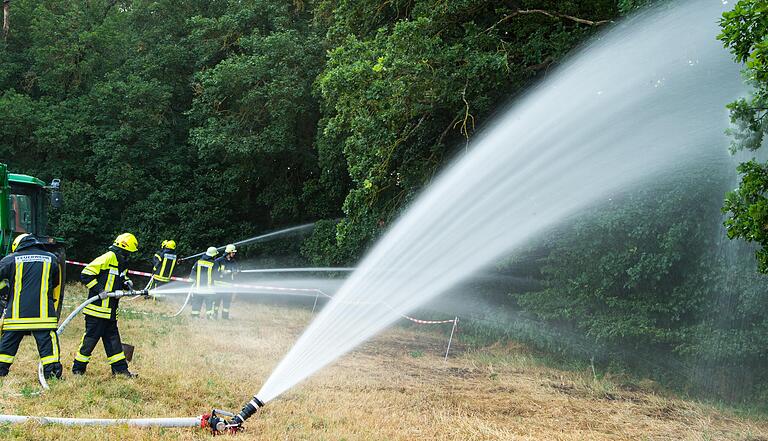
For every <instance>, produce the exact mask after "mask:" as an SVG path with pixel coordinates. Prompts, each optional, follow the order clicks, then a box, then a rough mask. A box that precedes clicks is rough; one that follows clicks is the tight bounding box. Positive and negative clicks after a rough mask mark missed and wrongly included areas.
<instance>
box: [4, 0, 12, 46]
mask: <svg viewBox="0 0 768 441" xmlns="http://www.w3.org/2000/svg"><path fill="white" fill-rule="evenodd" d="M10 28H11V0H3V39H6V38H8V30H9V29H10Z"/></svg>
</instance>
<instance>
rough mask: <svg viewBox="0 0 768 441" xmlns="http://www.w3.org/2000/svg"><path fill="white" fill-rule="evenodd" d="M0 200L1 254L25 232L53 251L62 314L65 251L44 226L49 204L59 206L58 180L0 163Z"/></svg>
mask: <svg viewBox="0 0 768 441" xmlns="http://www.w3.org/2000/svg"><path fill="white" fill-rule="evenodd" d="M0 201H4V202H1V203H0V252H1V253H2V254H1V255H0V257H1V256H5V255H6V254H8V253H10V252H11V244H12V243H13V239H14V238H16V236H18V235H19V234H24V233H30V234H34V235H35V236H36V237H37V238H38V239H39V240H40V241H41V242H43V243H44V244H45V246H46V248H47V249H48V251H50V252H52V253H54V254H56V256H58V258H59V265H60V266H61V269H62V271H60V274H61V283H60V284H59V288H58V289H59V290H60V292H59V301H58V304H57V311H56V312H57V314H58V315H61V305H62V303H63V300H64V281H65V280H64V279H65V274H66V271H65V270H66V253H65V251H64V244H63V242H62V240H61V239H60V238H56V237H53V236H50V235H48V229H47V228H48V210H49V208H53V209H58V208H60V207H61V204H62V198H61V182H60V181H59V180H58V179H54V180H53V182H51V184H50V185H46V183H45V182H43V181H41V180H40V179H37V178H34V177H32V176H27V175H21V174H17V173H8V167H7V166H6V165H5V164H0ZM6 289H7V288H6ZM1 294H5V293H1ZM2 297H5V296H2Z"/></svg>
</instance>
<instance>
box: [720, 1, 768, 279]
mask: <svg viewBox="0 0 768 441" xmlns="http://www.w3.org/2000/svg"><path fill="white" fill-rule="evenodd" d="M720 25H721V28H722V33H721V34H720V35H719V36H718V38H719V39H720V40H721V41H722V42H723V44H724V45H725V46H726V47H727V48H729V49H730V50H731V53H732V54H733V56H734V59H735V60H736V61H737V62H740V63H745V65H746V69H745V70H744V76H745V79H746V81H747V82H748V83H749V84H750V85H751V86H752V87H753V90H754V91H753V93H752V96H751V97H749V98H742V99H739V100H736V101H734V102H733V103H731V104H730V105H729V106H728V109H729V110H730V113H731V123H732V126H731V128H730V129H729V130H728V133H729V134H730V135H731V139H732V142H731V151H732V152H733V153H736V152H737V151H740V150H747V151H755V150H757V149H759V148H760V147H761V146H762V144H763V138H764V136H765V133H766V132H768V120H766V118H765V116H766V114H768V58H767V56H768V4H766V3H765V2H764V1H759V0H740V1H738V2H737V3H736V4H735V5H734V8H733V10H731V11H728V12H725V13H724V14H723V18H722V20H721V22H720ZM767 166H768V164H767V163H765V162H760V161H758V160H756V159H753V160H750V161H748V162H744V163H742V164H741V165H739V167H738V172H739V173H740V174H741V175H742V180H741V183H740V184H739V187H738V188H737V189H736V190H734V191H732V192H730V193H728V195H727V196H726V200H725V204H724V206H723V212H725V213H728V214H729V218H728V219H727V220H726V222H725V225H726V227H727V228H728V236H729V237H730V238H732V239H736V238H740V239H744V240H746V241H748V242H755V243H757V244H759V245H760V248H759V249H758V250H756V252H755V255H756V258H757V261H758V268H759V270H760V271H761V272H763V273H768V251H767V248H766V245H768V218H766V209H767V204H766V199H765V196H764V195H765V188H766V187H767V186H768V174H766V173H765V168H766V167H767Z"/></svg>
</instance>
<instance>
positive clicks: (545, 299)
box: [0, 0, 768, 396]
mask: <svg viewBox="0 0 768 441" xmlns="http://www.w3.org/2000/svg"><path fill="white" fill-rule="evenodd" d="M651 3H655V1H653V0H590V1H575V0H565V1H560V0H558V1H555V0H515V1H510V2H496V1H490V0H449V1H440V2H435V1H430V0H407V1H405V0H392V1H386V2H384V1H380V0H317V1H309V2H305V1H298V2H285V1H278V0H244V1H235V0H181V1H179V0H134V1H127V0H124V1H111V2H40V1H33V0H14V1H13V2H12V6H11V7H12V11H13V12H12V14H13V15H12V17H13V19H12V22H11V32H10V34H9V36H8V38H7V40H4V41H2V42H0V51H1V52H2V57H0V111H2V115H3V118H2V119H0V130H1V131H2V134H3V136H2V138H0V161H3V162H7V163H8V164H9V165H10V168H11V170H13V171H17V172H23V173H29V174H32V175H35V176H38V177H40V178H42V179H44V180H50V179H51V178H54V177H60V178H63V181H64V191H65V201H66V204H65V207H64V209H63V210H61V211H58V212H54V213H53V214H52V224H53V227H54V230H55V233H56V234H57V235H61V236H63V237H66V238H67V240H68V242H69V244H70V250H69V255H70V256H72V257H75V258H78V259H87V258H91V257H93V256H94V255H96V254H97V253H100V252H102V250H103V249H104V247H105V246H106V245H108V244H109V243H110V242H111V240H112V239H113V237H114V235H115V234H116V233H119V232H122V231H124V230H128V231H132V232H134V233H135V234H136V235H137V236H138V237H139V240H140V245H141V254H142V255H141V256H138V257H139V258H143V259H146V258H147V257H148V256H149V254H150V253H151V252H153V251H154V248H155V247H156V246H158V245H159V243H160V241H161V240H163V239H166V238H174V239H175V240H176V241H177V243H179V253H180V254H181V255H188V254H191V253H192V252H197V251H200V250H202V249H205V248H206V247H207V246H209V245H211V244H217V245H218V244H222V243H226V242H228V241H231V240H233V239H240V238H245V237H249V236H253V235H255V234H258V233H261V232H264V231H268V230H272V229H277V228H279V227H283V226H290V225H297V224H302V223H305V222H310V221H315V220H319V222H317V224H316V228H315V230H314V232H313V234H312V236H311V237H309V238H308V239H307V240H306V241H304V242H303V243H299V242H298V241H281V242H270V243H264V244H259V245H257V246H252V247H250V249H249V251H250V252H251V253H252V256H257V257H258V258H259V262H260V263H262V264H264V265H277V264H285V265H293V264H296V265H298V264H300V263H303V262H302V261H301V260H302V259H305V260H309V261H311V262H313V263H314V264H318V265H348V264H354V262H356V261H357V260H358V259H359V258H360V257H361V255H362V254H363V253H364V252H365V250H366V249H367V248H368V247H369V246H371V245H372V244H373V243H374V242H375V240H376V239H377V238H378V237H379V236H380V235H381V234H382V232H383V231H384V230H385V229H386V228H387V227H388V226H389V225H390V224H391V223H392V222H394V220H395V219H396V218H397V217H398V216H399V215H400V213H401V212H402V211H403V210H404V209H405V208H406V207H407V206H408V205H409V204H410V203H411V202H412V201H413V200H414V199H415V198H416V197H417V195H418V194H419V193H420V192H421V191H422V190H423V189H424V188H425V186H427V185H428V184H429V183H430V181H431V180H432V179H433V177H434V176H435V174H436V173H438V172H439V171H440V170H441V169H442V168H443V167H444V166H445V165H446V164H447V163H448V162H449V161H450V160H451V159H452V158H454V157H455V156H457V155H459V154H461V153H462V152H463V151H464V150H465V149H466V148H467V146H468V143H469V141H470V140H472V137H473V136H474V134H475V133H476V131H477V130H478V129H479V128H481V127H483V126H485V125H487V124H488V123H489V122H490V121H492V119H493V117H494V115H495V114H496V113H498V112H500V111H501V110H503V109H504V106H505V105H506V104H507V102H508V100H510V99H511V97H514V96H515V95H517V94H520V93H523V92H524V91H525V89H526V88H527V87H529V86H530V85H532V84H534V83H535V82H536V81H538V80H540V79H541V78H542V77H544V76H546V75H547V74H548V72H550V69H554V68H558V67H557V66H558V63H559V61H560V60H562V59H563V58H564V57H566V56H567V54H568V53H569V52H570V51H571V50H572V49H573V48H575V47H577V46H578V45H579V44H580V43H582V42H584V41H585V39H586V38H588V37H589V36H591V35H593V34H594V32H595V31H596V30H598V29H600V27H601V26H602V25H601V24H600V23H605V22H607V21H610V20H614V19H615V18H616V17H617V16H618V15H620V14H626V13H631V12H632V11H635V10H637V9H640V8H642V7H645V6H646V5H648V4H651ZM764 3H765V2H761V1H756V0H741V1H739V2H738V3H737V4H736V5H735V7H734V10H733V11H729V12H727V13H725V14H724V16H723V21H722V28H723V32H722V34H721V35H720V38H721V40H722V41H723V42H724V44H725V45H726V46H727V47H728V48H730V49H731V50H732V52H733V54H734V57H735V58H736V60H737V61H739V62H743V63H746V67H747V69H746V71H745V74H746V77H747V78H746V79H747V81H748V82H749V83H750V84H752V85H753V86H754V93H753V95H752V96H750V97H749V98H745V99H741V100H738V101H736V102H734V103H732V104H731V105H730V106H729V109H730V112H731V118H732V121H733V126H732V128H731V129H730V131H729V132H730V134H731V136H732V140H733V143H732V146H731V148H732V150H733V151H737V150H748V151H752V150H756V149H758V148H759V147H760V145H761V144H762V142H763V139H764V136H765V133H766V131H767V130H768V122H767V121H768V119H766V118H765V115H766V113H768V111H767V110H766V109H768V102H766V101H768V87H767V86H766V84H768V83H767V81H768V66H766V55H765V54H766V47H768V46H767V43H766V38H767V37H766V35H768V29H767V28H768V21H766V20H767V19H766V16H767V15H766V12H768V11H767V10H766V6H765V4H764ZM542 11H545V12H546V13H543V12H542ZM573 17H578V18H579V20H574V19H573ZM589 23H593V24H592V25H590V24H589ZM767 168H768V165H766V164H765V163H762V162H759V161H757V160H753V161H750V162H746V163H745V164H742V165H741V166H740V168H739V172H740V173H742V175H743V179H742V183H741V185H740V186H739V188H738V189H737V190H735V191H734V192H732V193H729V195H728V197H727V200H726V204H725V207H724V210H725V211H728V212H729V213H730V217H729V219H728V220H727V221H726V226H727V229H728V234H729V236H730V237H731V238H734V239H735V238H743V239H746V240H748V241H751V242H755V243H756V244H758V245H760V247H761V248H759V249H757V250H756V252H757V255H758V260H759V262H760V268H761V270H762V271H764V272H768V252H766V251H765V250H766V245H768V232H767V231H768V217H766V216H768V208H766V207H768V205H767V204H766V200H765V196H764V194H765V193H766V186H768V184H767V183H766V182H768V174H767V172H766V169H767ZM720 177H721V174H720V172H719V171H717V172H713V173H711V174H708V175H707V176H706V177H704V178H702V179H698V180H697V179H693V178H690V177H689V178H685V179H683V178H681V180H679V181H674V182H667V183H661V184H659V185H658V186H656V187H653V188H647V189H644V190H643V191H642V192H641V193H637V194H622V195H615V197H614V198H613V199H612V200H611V201H608V202H607V203H606V204H605V205H603V206H600V207H595V208H594V211H593V215H592V216H590V217H585V218H582V219H579V220H577V221H576V222H575V223H574V224H572V225H568V226H563V227H562V228H561V229H559V230H558V231H557V234H555V235H553V236H551V237H550V238H549V239H548V240H547V241H546V242H545V243H542V244H539V246H537V247H535V249H532V252H531V253H530V254H529V255H526V256H522V257H520V256H517V258H515V259H512V260H510V262H512V266H514V267H515V268H516V269H517V270H519V271H522V272H524V273H525V274H526V275H528V276H535V277H536V278H537V279H538V280H539V281H540V282H541V283H543V284H544V286H543V287H541V288H539V287H537V288H535V289H528V290H527V291H515V293H516V294H515V295H514V296H508V295H506V293H507V292H508V291H507V290H506V288H507V287H495V288H494V292H495V296H491V297H489V298H488V299H485V300H488V301H487V303H488V305H486V306H487V308H488V309H489V310H493V312H492V313H489V315H488V317H486V318H487V319H489V320H490V321H491V322H492V324H493V326H489V325H488V326H486V325H480V324H478V323H480V322H481V320H480V319H478V320H477V321H474V320H473V319H469V320H467V321H466V322H465V323H463V324H462V326H463V327H464V329H467V330H472V332H473V333H474V334H475V335H477V336H479V337H480V338H482V339H483V340H484V341H485V340H487V339H495V338H499V337H500V336H501V337H505V338H506V337H508V338H518V339H522V340H525V341H529V342H532V343H534V344H536V345H538V346H539V347H542V348H546V349H547V350H549V351H551V352H553V353H557V354H565V355H575V356H576V357H578V358H580V359H581V360H584V359H587V360H589V359H591V358H592V357H595V358H596V359H597V362H601V361H602V362H603V363H605V364H610V363H614V364H620V365H622V366H624V365H634V366H639V365H641V364H642V363H639V362H637V360H638V359H640V360H649V359H655V358H654V357H656V355H658V354H662V355H664V356H665V357H666V356H671V358H672V359H673V360H674V362H675V363H678V364H674V365H671V367H670V366H665V367H664V368H663V369H662V368H659V372H662V374H660V375H661V376H662V377H663V376H664V375H671V374H670V372H678V374H679V375H686V376H688V377H690V378H691V379H694V381H696V382H698V383H700V384H701V383H705V381H704V380H703V379H705V378H710V379H717V381H715V380H710V381H711V384H705V385H706V386H707V387H708V388H710V389H711V390H712V391H713V392H714V393H718V394H721V395H723V396H726V395H728V393H730V392H728V391H724V390H718V389H717V388H718V387H719V385H729V386H728V387H731V389H729V390H730V391H733V390H736V389H735V388H734V387H732V386H733V384H732V381H731V382H729V381H725V380H722V381H721V377H725V373H726V372H728V371H729V370H731V371H734V372H736V371H738V375H739V378H742V379H744V383H743V384H741V385H740V386H739V387H741V390H742V391H743V390H747V389H749V388H752V389H754V390H759V388H760V387H761V386H760V384H766V382H768V379H766V378H763V377H761V376H760V375H759V374H755V372H757V371H758V370H757V369H755V366H760V363H763V365H764V363H765V362H766V358H767V355H766V350H765V348H766V347H768V344H766V343H767V342H766V337H765V336H766V335H768V322H767V321H766V319H765V318H764V314H761V311H765V309H766V307H768V305H766V300H764V299H765V296H764V295H761V293H760V292H758V291H757V290H756V289H755V286H758V285H759V283H760V280H759V279H758V278H757V276H756V275H755V274H753V271H751V267H750V265H748V262H744V261H741V260H738V259H736V260H734V258H732V257H729V255H726V254H727V253H725V254H723V253H712V251H711V250H712V249H724V248H723V246H722V244H721V243H719V242H717V240H716V238H717V237H718V235H721V234H720V233H721V231H720V230H719V226H718V225H717V223H716V222H712V223H707V222H704V221H702V219H716V218H717V216H718V213H716V212H715V211H714V210H712V209H710V207H714V206H717V205H718V202H717V201H716V200H715V197H713V196H712V195H717V196H716V198H720V196H719V194H721V193H722V188H723V185H725V184H723V181H722V180H721V178H720ZM299 250H300V251H299ZM749 251H750V252H751V251H755V250H752V249H750V250H749ZM737 254H738V253H737ZM520 268H524V269H520ZM473 292H474V290H473ZM499 293H501V294H499ZM507 305H511V306H512V307H513V309H515V313H514V314H513V315H506V314H505V313H502V312H500V311H501V310H502V308H501V307H500V306H507ZM542 323H545V324H546V325H548V326H547V327H546V332H545V331H544V330H543V325H542ZM662 358H663V357H662ZM694 359H696V360H698V361H699V362H700V363H698V364H695V363H692V360H694ZM694 365H695V366H696V369H695V370H694V372H691V370H690V368H691V366H694ZM680 366H683V367H684V368H685V369H680ZM653 369H656V368H653Z"/></svg>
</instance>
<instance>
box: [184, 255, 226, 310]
mask: <svg viewBox="0 0 768 441" xmlns="http://www.w3.org/2000/svg"><path fill="white" fill-rule="evenodd" d="M218 255H219V250H217V249H216V247H208V250H207V251H206V252H205V254H204V255H203V257H201V258H200V259H199V260H198V261H197V262H195V265H194V266H192V272H190V273H189V278H190V279H192V280H193V281H194V285H193V286H192V293H193V294H192V317H193V318H200V308H202V306H203V303H205V315H206V316H207V317H208V318H210V319H212V318H214V317H213V308H214V306H213V305H214V301H215V299H216V294H215V292H214V291H213V286H214V283H215V280H214V277H215V273H214V267H215V265H216V262H215V260H214V259H215V258H216V256H218ZM206 289H209V290H210V292H205V291H206Z"/></svg>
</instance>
